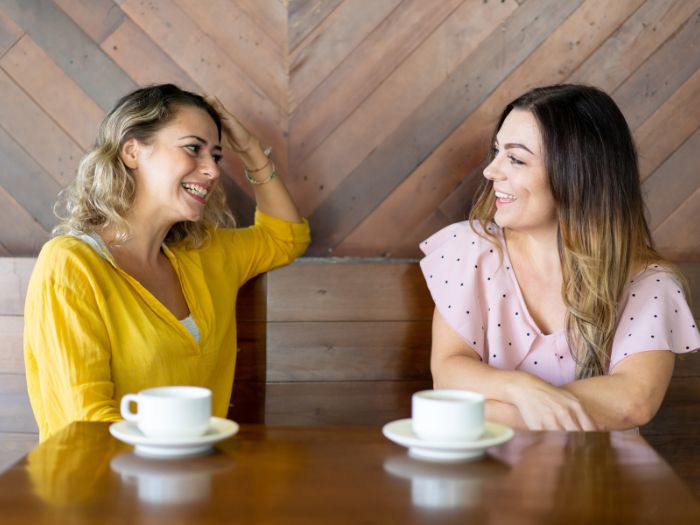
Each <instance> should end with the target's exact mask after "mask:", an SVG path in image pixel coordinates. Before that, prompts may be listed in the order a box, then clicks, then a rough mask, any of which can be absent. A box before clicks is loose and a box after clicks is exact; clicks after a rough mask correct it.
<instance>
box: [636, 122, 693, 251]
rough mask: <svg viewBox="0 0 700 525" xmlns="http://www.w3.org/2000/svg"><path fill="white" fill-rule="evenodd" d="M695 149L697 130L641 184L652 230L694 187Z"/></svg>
mask: <svg viewBox="0 0 700 525" xmlns="http://www.w3.org/2000/svg"><path fill="white" fill-rule="evenodd" d="M691 111H692V110H691ZM699 148H700V130H698V131H695V132H694V133H693V134H692V135H691V136H690V137H689V138H688V140H686V141H685V142H684V143H683V144H681V146H680V147H679V148H678V149H677V150H676V151H675V152H674V153H673V155H671V157H669V158H668V159H667V160H666V161H665V162H664V163H663V164H662V165H661V166H660V167H659V168H658V169H657V170H656V171H654V173H653V174H652V175H651V176H650V177H648V178H647V179H646V180H645V181H644V183H643V184H642V190H643V192H644V198H645V201H646V204H647V207H648V209H649V219H650V220H649V227H650V228H651V229H652V231H653V230H655V229H656V228H657V227H658V226H659V225H661V223H663V221H664V220H665V219H666V218H667V217H669V216H670V215H671V214H672V213H673V212H674V211H676V210H677V209H678V207H679V206H681V205H682V204H683V202H684V201H685V200H686V199H687V198H688V195H690V194H692V192H693V191H694V190H695V188H696V187H697V178H698V177H697V173H698V171H697V165H696V163H695V161H694V159H695V157H696V155H697V152H698V151H700V150H699ZM655 240H656V242H657V243H659V242H665V241H664V240H663V239H660V238H659V237H658V236H656V238H655Z"/></svg>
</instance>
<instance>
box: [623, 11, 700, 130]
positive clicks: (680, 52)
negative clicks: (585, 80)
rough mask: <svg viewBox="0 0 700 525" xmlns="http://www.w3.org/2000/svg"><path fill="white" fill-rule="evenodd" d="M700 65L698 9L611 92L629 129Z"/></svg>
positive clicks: (658, 104)
mask: <svg viewBox="0 0 700 525" xmlns="http://www.w3.org/2000/svg"><path fill="white" fill-rule="evenodd" d="M698 68H700V10H696V11H695V12H694V13H693V14H692V16H691V17H690V18H689V19H688V21H687V22H686V23H685V24H683V26H682V27H681V29H680V30H679V31H678V32H677V33H676V34H674V35H673V36H672V37H671V38H670V39H669V40H668V41H666V42H665V43H664V45H663V46H661V47H660V48H659V49H658V50H657V51H656V52H655V53H654V54H653V55H652V56H651V57H649V59H648V60H647V61H646V62H644V64H643V65H642V66H641V67H640V68H639V69H637V70H636V71H635V72H634V73H633V74H632V76H630V77H629V78H628V79H627V80H626V81H625V82H624V83H623V84H622V85H621V86H620V87H619V88H618V89H616V90H615V92H614V93H613V94H612V95H613V98H614V99H615V102H617V103H618V105H619V106H620V109H621V110H622V112H623V113H624V114H625V118H626V119H627V123H628V124H629V126H630V129H632V130H634V129H636V128H637V127H638V126H640V125H641V124H642V123H643V122H644V121H645V120H646V119H648V118H649V116H650V115H652V114H653V113H654V111H656V110H657V109H658V108H659V107H660V106H661V104H662V103H663V102H664V101H665V100H666V99H668V98H669V97H670V96H671V95H672V94H673V93H674V92H675V91H676V90H677V89H678V88H679V87H680V86H681V85H682V84H683V83H684V82H685V81H686V80H687V79H688V78H690V76H691V75H693V73H695V72H696V71H697V70H698Z"/></svg>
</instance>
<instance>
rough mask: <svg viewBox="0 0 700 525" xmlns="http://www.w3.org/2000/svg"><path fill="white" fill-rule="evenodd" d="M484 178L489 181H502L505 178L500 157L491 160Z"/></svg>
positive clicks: (485, 170)
mask: <svg viewBox="0 0 700 525" xmlns="http://www.w3.org/2000/svg"><path fill="white" fill-rule="evenodd" d="M483 173H484V177H486V178H487V179H489V180H497V179H498V180H500V179H502V178H503V173H502V172H501V169H500V166H499V161H498V156H496V157H494V158H493V159H491V162H489V164H488V166H486V167H485V168H484V172H483Z"/></svg>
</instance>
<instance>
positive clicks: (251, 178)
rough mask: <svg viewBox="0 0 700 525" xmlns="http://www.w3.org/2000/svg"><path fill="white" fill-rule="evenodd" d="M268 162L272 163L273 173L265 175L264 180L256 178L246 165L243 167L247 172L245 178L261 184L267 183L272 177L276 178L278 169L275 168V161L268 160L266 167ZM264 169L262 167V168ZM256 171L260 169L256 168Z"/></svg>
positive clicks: (255, 183) (252, 182)
mask: <svg viewBox="0 0 700 525" xmlns="http://www.w3.org/2000/svg"><path fill="white" fill-rule="evenodd" d="M268 164H272V173H270V174H269V175H268V176H267V177H265V178H264V179H263V180H255V179H254V178H253V176H252V175H251V171H248V168H246V167H245V166H244V167H243V172H244V173H245V178H246V180H247V181H248V182H250V183H251V184H254V185H256V186H257V185H259V184H267V183H268V182H270V181H271V180H272V179H274V178H275V175H277V171H276V170H275V163H274V162H272V161H268V162H267V164H265V166H263V168H264V167H266V166H267V165H268ZM260 169H262V168H260ZM255 171H260V170H255Z"/></svg>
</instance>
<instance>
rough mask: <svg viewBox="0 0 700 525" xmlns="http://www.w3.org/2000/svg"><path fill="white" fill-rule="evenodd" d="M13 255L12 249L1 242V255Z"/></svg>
mask: <svg viewBox="0 0 700 525" xmlns="http://www.w3.org/2000/svg"><path fill="white" fill-rule="evenodd" d="M11 255H12V253H11V252H10V250H8V249H7V248H5V246H4V245H3V244H2V243H0V257H10V256H11Z"/></svg>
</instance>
